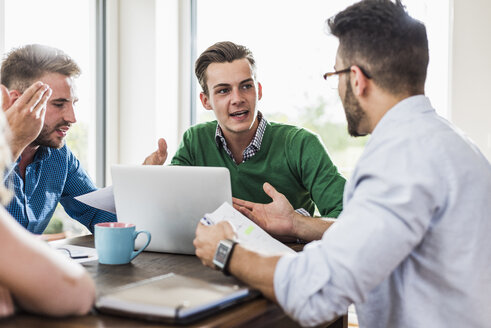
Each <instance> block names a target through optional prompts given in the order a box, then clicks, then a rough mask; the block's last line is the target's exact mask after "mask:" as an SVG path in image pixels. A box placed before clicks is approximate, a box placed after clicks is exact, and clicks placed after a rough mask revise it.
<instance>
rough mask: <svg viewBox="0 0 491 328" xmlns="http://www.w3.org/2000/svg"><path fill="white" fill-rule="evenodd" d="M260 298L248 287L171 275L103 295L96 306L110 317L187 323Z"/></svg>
mask: <svg viewBox="0 0 491 328" xmlns="http://www.w3.org/2000/svg"><path fill="white" fill-rule="evenodd" d="M258 295H259V292H257V291H256V290H252V289H250V288H248V287H246V286H238V285H223V284H216V283H210V282H207V281H204V280H200V279H195V278H189V277H185V276H181V275H177V274H174V273H169V274H166V275H162V276H157V277H154V278H151V279H146V280H142V281H139V282H136V283H132V284H129V285H126V286H123V287H121V288H118V289H115V290H113V291H111V292H109V293H107V294H105V295H102V296H100V297H99V298H98V299H97V301H96V305H95V307H96V308H97V309H98V310H99V311H100V312H103V313H108V314H116V315H122V316H129V317H133V318H140V319H145V320H151V321H162V322H168V323H181V324H186V323H189V322H192V321H195V320H198V319H201V318H204V317H206V316H209V315H212V314H214V313H217V312H218V311H220V310H223V309H225V308H228V307H231V306H233V305H235V304H238V303H241V302H244V301H246V300H250V299H252V298H254V297H256V296H258Z"/></svg>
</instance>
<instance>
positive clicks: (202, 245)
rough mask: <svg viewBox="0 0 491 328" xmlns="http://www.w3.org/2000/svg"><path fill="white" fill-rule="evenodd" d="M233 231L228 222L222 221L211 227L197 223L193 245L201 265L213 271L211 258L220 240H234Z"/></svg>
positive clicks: (213, 266)
mask: <svg viewBox="0 0 491 328" xmlns="http://www.w3.org/2000/svg"><path fill="white" fill-rule="evenodd" d="M234 238H235V231H234V228H233V226H232V224H230V222H227V221H222V222H219V223H218V224H216V225H213V226H205V225H204V224H202V223H198V226H197V228H196V237H195V238H194V241H193V244H194V247H196V256H197V257H199V259H200V260H201V263H203V264H204V265H206V266H209V267H210V268H212V269H215V265H214V264H213V257H214V256H215V251H216V248H217V246H218V243H219V242H220V240H224V239H234Z"/></svg>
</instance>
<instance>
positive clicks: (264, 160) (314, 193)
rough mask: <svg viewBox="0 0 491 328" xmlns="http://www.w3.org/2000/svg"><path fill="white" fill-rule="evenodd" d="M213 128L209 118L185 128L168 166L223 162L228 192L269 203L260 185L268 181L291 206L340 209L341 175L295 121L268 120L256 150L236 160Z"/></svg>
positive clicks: (330, 213)
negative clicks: (239, 161)
mask: <svg viewBox="0 0 491 328" xmlns="http://www.w3.org/2000/svg"><path fill="white" fill-rule="evenodd" d="M216 127H217V121H212V122H207V123H202V124H198V125H195V126H192V127H191V128H189V129H188V130H187V131H186V132H185V133H184V136H183V139H182V142H181V144H180V146H179V148H178V149H177V152H176V154H175V155H174V158H172V161H171V165H185V166H218V167H226V168H228V169H229V171H230V178H231V183H232V195H233V196H234V197H237V198H241V199H244V200H248V201H252V202H256V203H270V202H271V198H270V197H269V196H268V195H266V193H265V192H264V190H263V188H262V185H263V183H264V182H269V183H270V184H271V185H272V186H273V187H275V188H276V190H278V191H279V192H280V193H282V194H284V195H285V197H286V198H287V199H288V200H289V201H290V203H291V204H292V206H293V208H295V209H296V208H304V209H305V210H307V211H308V212H309V213H310V214H311V215H313V213H314V209H315V205H317V208H318V209H319V212H320V214H321V215H322V216H325V217H337V216H338V215H339V213H341V211H342V208H343V203H342V202H343V190H344V184H345V179H344V178H343V177H342V176H341V175H340V174H339V172H338V170H337V168H336V166H334V164H333V163H332V161H331V159H330V158H329V156H328V154H327V152H326V149H325V147H324V145H323V144H322V142H321V141H320V139H319V137H318V136H317V135H315V134H313V133H311V132H309V131H307V130H305V129H302V128H299V127H296V126H291V125H285V124H279V123H268V125H267V127H266V130H265V131H264V136H263V140H262V143H261V149H260V150H259V151H258V152H257V153H256V155H254V156H253V157H252V158H250V159H249V160H247V161H245V162H243V163H240V164H238V165H237V164H235V162H234V161H233V160H232V159H231V158H230V157H229V155H228V154H227V152H226V151H225V150H224V149H223V148H222V147H221V146H220V147H218V146H217V144H216V142H215V131H216Z"/></svg>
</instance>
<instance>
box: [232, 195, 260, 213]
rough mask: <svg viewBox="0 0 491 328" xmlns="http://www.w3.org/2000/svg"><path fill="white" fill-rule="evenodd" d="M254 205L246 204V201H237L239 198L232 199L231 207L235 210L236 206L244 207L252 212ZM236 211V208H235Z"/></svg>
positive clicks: (251, 203)
mask: <svg viewBox="0 0 491 328" xmlns="http://www.w3.org/2000/svg"><path fill="white" fill-rule="evenodd" d="M254 204H255V203H253V202H248V201H246V200H242V199H239V198H235V197H232V205H233V206H234V207H235V208H236V205H237V206H239V207H245V208H247V209H249V210H251V211H252V209H253V207H254ZM236 209H237V208H236Z"/></svg>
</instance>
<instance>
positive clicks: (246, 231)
mask: <svg viewBox="0 0 491 328" xmlns="http://www.w3.org/2000/svg"><path fill="white" fill-rule="evenodd" d="M205 218H206V220H208V221H209V222H210V224H217V223H218V222H220V221H229V222H230V223H232V225H233V226H234V227H235V230H236V233H237V237H238V241H239V242H240V243H241V245H243V246H245V247H247V248H248V249H251V250H254V251H256V252H258V253H261V254H264V255H281V254H285V253H295V251H294V250H292V249H291V248H290V247H288V246H286V245H285V244H283V243H281V242H280V241H278V240H276V239H275V238H273V237H271V235H269V234H268V233H267V232H266V231H264V230H263V229H262V228H261V227H260V226H258V225H257V224H255V223H254V222H253V221H251V220H250V219H249V218H247V217H246V216H244V215H243V214H242V213H240V212H239V211H237V210H236V209H235V208H233V206H232V205H230V204H229V203H227V202H225V203H223V204H222V205H221V206H220V207H219V208H218V209H216V211H215V212H213V213H210V214H205Z"/></svg>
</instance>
